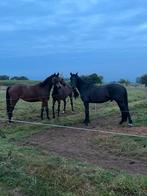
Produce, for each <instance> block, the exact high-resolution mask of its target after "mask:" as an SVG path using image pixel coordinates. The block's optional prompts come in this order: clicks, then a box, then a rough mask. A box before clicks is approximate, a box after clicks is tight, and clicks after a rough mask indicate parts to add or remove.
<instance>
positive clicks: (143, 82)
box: [140, 74, 147, 87]
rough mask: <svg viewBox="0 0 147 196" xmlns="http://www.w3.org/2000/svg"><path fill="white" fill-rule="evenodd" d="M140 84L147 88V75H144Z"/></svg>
mask: <svg viewBox="0 0 147 196" xmlns="http://www.w3.org/2000/svg"><path fill="white" fill-rule="evenodd" d="M140 83H141V84H145V86H146V87H147V74H144V75H142V76H141V77H140Z"/></svg>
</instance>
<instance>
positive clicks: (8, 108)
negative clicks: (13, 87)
mask: <svg viewBox="0 0 147 196" xmlns="http://www.w3.org/2000/svg"><path fill="white" fill-rule="evenodd" d="M9 89H10V87H7V90H6V108H7V114H8V115H9V112H10V106H11V103H10V94H9Z"/></svg>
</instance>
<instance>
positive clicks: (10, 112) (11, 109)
mask: <svg viewBox="0 0 147 196" xmlns="http://www.w3.org/2000/svg"><path fill="white" fill-rule="evenodd" d="M18 100H19V98H17V99H12V100H11V103H10V108H9V111H8V118H9V122H12V121H11V118H12V117H13V110H14V107H15V105H16V103H17V102H18Z"/></svg>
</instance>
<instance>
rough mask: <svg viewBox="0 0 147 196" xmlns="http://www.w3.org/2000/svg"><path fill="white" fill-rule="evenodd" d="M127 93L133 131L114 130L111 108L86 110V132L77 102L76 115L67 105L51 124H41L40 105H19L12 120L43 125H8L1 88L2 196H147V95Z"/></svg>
mask: <svg viewBox="0 0 147 196" xmlns="http://www.w3.org/2000/svg"><path fill="white" fill-rule="evenodd" d="M127 91H128V102H129V109H130V114H131V117H132V120H133V124H134V126H133V127H128V125H127V123H124V124H123V125H119V124H118V122H119V121H120V119H121V114H120V110H119V108H118V106H117V104H116V103H115V102H106V103H101V104H90V109H89V112H90V120H91V122H90V124H89V126H88V127H87V126H85V125H83V123H82V121H83V118H84V106H83V103H82V101H81V99H80V98H78V99H76V100H73V104H74V112H72V111H71V106H70V100H69V99H68V100H67V110H66V112H65V113H61V114H60V117H56V118H55V119H53V118H51V119H50V120H48V119H44V120H40V103H38V102H34V103H29V102H25V101H22V100H20V101H19V102H18V103H17V105H16V107H15V110H14V119H17V120H20V121H29V122H36V123H39V122H41V123H42V124H38V125H37V124H24V123H18V122H13V123H11V124H9V123H8V122H7V121H6V120H5V119H6V118H7V115H6V104H5V102H6V100H5V89H4V88H1V91H0V111H1V112H0V195H37V196H42V195H51V196H53V195H55V196H58V195H59V196H60V195H61V196H63V195H67V196H75V195H79V196H80V195H83V196H85V195H86V196H94V195H95V196H97V195H147V90H146V88H144V87H139V86H137V87H133V86H128V87H127ZM56 107H57V106H56ZM61 107H63V103H61ZM51 110H52V99H51V98H50V100H49V113H50V114H51V112H52V111H51ZM50 116H52V115H50ZM56 116H57V115H56ZM43 124H44V125H43ZM47 124H55V125H64V126H65V127H62V128H61V127H52V126H50V125H47ZM66 126H71V127H78V128H79V129H74V128H72V129H70V128H69V127H66ZM82 128H83V129H82ZM85 128H86V129H89V131H88V130H84V129H85ZM93 130H97V131H93ZM100 131H101V132H100ZM113 132H114V133H123V134H126V135H115V134H112V133H113ZM109 133H110V134H109ZM129 135H138V136H142V137H135V136H129ZM143 136H144V137H143Z"/></svg>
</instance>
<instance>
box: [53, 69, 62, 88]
mask: <svg viewBox="0 0 147 196" xmlns="http://www.w3.org/2000/svg"><path fill="white" fill-rule="evenodd" d="M52 84H53V85H54V86H55V87H57V88H61V85H62V83H61V78H60V77H59V73H58V74H54V77H53V78H52Z"/></svg>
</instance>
